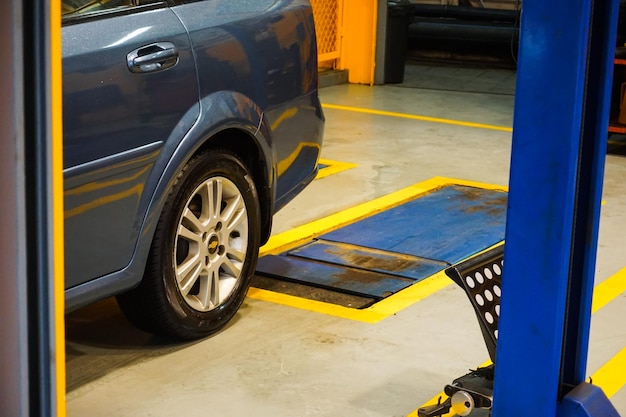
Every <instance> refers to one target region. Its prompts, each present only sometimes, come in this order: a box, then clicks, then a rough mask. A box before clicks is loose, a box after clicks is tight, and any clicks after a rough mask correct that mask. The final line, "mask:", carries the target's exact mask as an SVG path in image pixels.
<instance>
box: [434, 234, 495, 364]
mask: <svg viewBox="0 0 626 417" xmlns="http://www.w3.org/2000/svg"><path fill="white" fill-rule="evenodd" d="M503 258H504V245H500V246H498V247H496V248H494V249H491V250H489V251H487V252H485V253H483V254H481V255H478V256H475V257H473V258H470V259H468V260H467V261H464V262H461V263H460V264H458V265H455V266H453V267H450V268H448V269H446V275H448V276H449V277H450V278H451V279H452V280H453V281H454V282H456V283H457V284H458V285H459V286H460V287H461V288H463V289H464V290H465V293H466V294H467V296H468V298H469V299H470V302H471V303H472V306H473V307H474V311H475V312H476V317H477V318H478V323H479V324H480V330H481V331H482V333H483V338H484V339H485V344H486V345H487V350H488V351H489V356H490V357H491V360H492V361H493V362H495V360H496V343H497V340H498V321H499V318H500V297H501V295H502V267H503V264H504V260H503Z"/></svg>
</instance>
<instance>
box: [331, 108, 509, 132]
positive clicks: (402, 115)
mask: <svg viewBox="0 0 626 417" xmlns="http://www.w3.org/2000/svg"><path fill="white" fill-rule="evenodd" d="M322 107H323V108H324V109H333V110H345V111H351V112H355V113H366V114H374V115H377V116H388V117H399V118H402V119H411V120H420V121H423V122H431V123H442V124H447V125H456V126H463V127H474V128H478V129H489V130H499V131H502V132H512V131H513V128H511V127H507V126H495V125H489V124H484V123H474V122H465V121H462V120H454V119H442V118H439V117H430V116H420V115H417V114H406V113H396V112H390V111H384V110H374V109H366V108H362V107H351V106H341V105H338V104H322Z"/></svg>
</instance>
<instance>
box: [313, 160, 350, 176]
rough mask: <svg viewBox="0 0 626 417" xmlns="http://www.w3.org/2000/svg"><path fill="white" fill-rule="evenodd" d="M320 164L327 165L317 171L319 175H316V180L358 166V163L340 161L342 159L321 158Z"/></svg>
mask: <svg viewBox="0 0 626 417" xmlns="http://www.w3.org/2000/svg"><path fill="white" fill-rule="evenodd" d="M319 164H320V165H326V166H325V167H324V168H322V169H320V170H319V171H317V176H316V177H315V179H316V180H319V179H320V178H325V177H328V176H329V175H334V174H338V173H340V172H342V171H347V170H349V169H352V168H355V167H358V165H357V164H353V163H351V162H340V161H333V160H330V159H320V160H319Z"/></svg>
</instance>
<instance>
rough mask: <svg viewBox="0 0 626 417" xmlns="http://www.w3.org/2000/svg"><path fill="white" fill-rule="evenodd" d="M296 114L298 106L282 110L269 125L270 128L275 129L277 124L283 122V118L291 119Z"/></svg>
mask: <svg viewBox="0 0 626 417" xmlns="http://www.w3.org/2000/svg"><path fill="white" fill-rule="evenodd" d="M296 114H298V108H297V107H291V108H289V109H287V110H285V111H284V112H282V113H281V114H280V116H278V118H276V120H274V123H272V125H271V128H272V130H276V129H277V128H278V126H280V125H281V123H282V122H284V121H285V120H288V119H291V118H292V117H294V116H295V115H296Z"/></svg>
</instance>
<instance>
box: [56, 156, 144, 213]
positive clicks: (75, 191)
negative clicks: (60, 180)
mask: <svg viewBox="0 0 626 417" xmlns="http://www.w3.org/2000/svg"><path fill="white" fill-rule="evenodd" d="M151 168H152V164H150V165H148V166H146V167H144V168H143V169H141V170H139V171H137V172H135V173H134V174H133V175H129V176H127V177H123V178H119V179H116V180H110V181H98V182H90V183H88V184H85V185H81V186H78V187H76V188H71V189H69V190H66V191H65V195H66V196H69V195H80V194H85V193H88V192H91V191H97V190H101V189H103V188H108V187H113V186H116V185H121V184H125V183H127V182H131V181H134V180H136V179H137V178H139V177H141V176H142V175H144V174H145V173H146V172H148V171H149V170H150V169H151ZM65 217H67V216H65Z"/></svg>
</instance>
